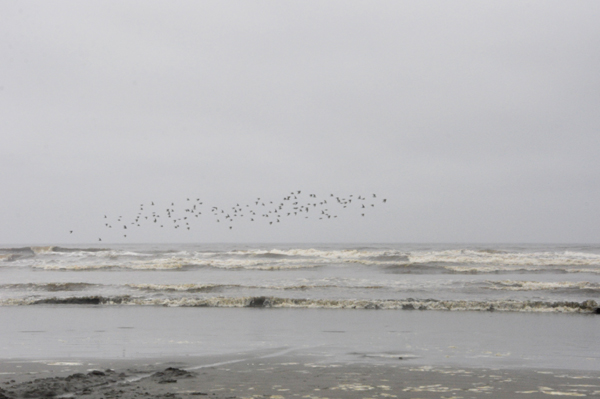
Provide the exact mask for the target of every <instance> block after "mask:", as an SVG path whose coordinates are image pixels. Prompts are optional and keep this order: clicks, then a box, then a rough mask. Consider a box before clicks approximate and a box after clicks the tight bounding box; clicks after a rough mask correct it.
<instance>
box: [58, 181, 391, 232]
mask: <svg viewBox="0 0 600 399" xmlns="http://www.w3.org/2000/svg"><path fill="white" fill-rule="evenodd" d="M386 202H387V199H385V198H383V199H378V197H377V195H376V194H370V195H368V196H363V195H353V194H350V195H348V196H346V197H340V196H336V195H334V194H330V195H329V196H325V197H317V195H316V194H308V196H306V195H303V194H302V190H297V191H293V192H291V193H289V194H288V195H286V196H285V197H283V198H282V199H280V200H279V201H269V200H265V199H263V198H256V199H255V200H254V201H252V202H250V203H247V204H240V203H236V204H235V206H231V207H225V208H222V207H218V206H208V205H205V204H204V202H203V201H202V200H201V199H200V198H187V199H186V200H185V201H184V204H183V206H181V205H180V204H178V205H177V206H176V205H175V203H174V202H171V203H170V204H169V205H167V206H166V207H164V206H162V207H160V206H159V205H158V204H155V203H154V201H150V202H149V203H146V204H140V208H139V210H138V212H137V214H136V215H135V216H130V217H127V218H126V217H124V216H118V217H111V218H109V217H108V215H104V227H105V228H107V229H117V230H121V234H123V237H124V238H127V234H128V232H130V231H131V230H132V229H135V228H141V227H144V226H146V225H152V226H154V227H157V228H166V229H168V228H172V229H183V230H191V229H192V228H193V226H194V223H195V222H197V221H198V219H201V218H205V217H207V216H208V217H210V218H211V219H214V220H215V222H216V223H223V224H225V225H226V226H227V227H228V228H229V229H230V230H231V229H233V227H234V225H235V224H236V223H237V222H240V221H242V220H247V221H249V222H266V223H268V224H269V225H276V224H277V223H281V222H283V221H284V220H286V218H292V217H293V218H305V219H309V218H314V219H319V220H329V219H336V218H337V217H338V214H341V213H340V212H342V211H343V210H344V209H346V208H349V209H354V210H358V212H359V214H360V216H361V217H364V216H365V215H366V214H367V213H368V212H369V211H370V210H371V209H373V208H374V207H375V205H376V204H385V203H386ZM70 233H73V231H72V230H71V231H70ZM98 241H102V238H101V237H99V238H98Z"/></svg>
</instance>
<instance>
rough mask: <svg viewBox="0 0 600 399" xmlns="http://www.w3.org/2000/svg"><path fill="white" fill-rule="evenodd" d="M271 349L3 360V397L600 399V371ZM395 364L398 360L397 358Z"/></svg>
mask: <svg viewBox="0 0 600 399" xmlns="http://www.w3.org/2000/svg"><path fill="white" fill-rule="evenodd" d="M286 352H289V351H285V350H283V351H279V352H277V351H270V352H265V351H263V352H254V353H242V354H239V353H238V354H236V355H233V354H232V355H228V356H212V357H202V358H190V357H183V358H168V359H167V358H163V359H140V360H131V359H130V360H108V359H102V360H89V359H88V360H81V361H74V360H73V359H68V361H63V362H61V361H36V362H31V361H4V362H3V363H2V364H1V368H2V370H3V372H2V374H0V384H1V385H0V386H1V387H2V388H1V390H0V398H3V399H5V398H44V397H56V396H60V397H85V398H89V399H94V398H167V397H170V398H191V397H210V398H273V399H274V398H278V399H281V398H294V397H298V398H479V397H491V398H518V397H523V398H545V397H548V395H552V396H575V397H595V396H600V372H596V371H575V370H564V371H561V370H553V369H541V370H531V369H490V368H460V367H456V366H435V367H431V366H422V365H409V364H407V361H406V360H404V359H394V360H393V361H392V360H390V362H389V363H387V364H372V363H353V364H351V363H331V362H329V361H324V359H319V358H317V357H314V356H304V355H295V354H290V353H286ZM394 361H395V362H397V363H394Z"/></svg>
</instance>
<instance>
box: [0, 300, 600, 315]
mask: <svg viewBox="0 0 600 399" xmlns="http://www.w3.org/2000/svg"><path fill="white" fill-rule="evenodd" d="M0 304H1V305H3V306H22V305H103V306H109V305H129V306H167V307H214V308H220V307H222V308H290V309H291V308H302V309H368V310H419V311H428V310H437V311H488V312H493V311H498V312H527V313H590V314H591V313H600V309H599V308H598V303H597V302H596V301H594V300H591V299H590V300H586V301H582V302H567V301H558V302H547V301H517V300H506V301H468V300H437V299H425V300H416V299H405V300H376V301H374V300H335V299H293V298H279V297H210V298H143V297H132V296H117V297H103V296H84V297H68V298H59V297H53V298H45V299H36V298H22V299H10V298H7V299H1V300H0Z"/></svg>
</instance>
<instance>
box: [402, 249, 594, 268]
mask: <svg viewBox="0 0 600 399" xmlns="http://www.w3.org/2000/svg"><path fill="white" fill-rule="evenodd" d="M408 257H409V261H410V262H411V263H460V264H474V263H475V264H487V265H516V266H553V265H565V266H587V265H600V255H598V254H590V253H583V252H572V251H565V252H531V253H528V252H518V253H517V252H496V251H474V250H465V249H463V250H445V251H427V252H411V253H410V254H409V256H408Z"/></svg>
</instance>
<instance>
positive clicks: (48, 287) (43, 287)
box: [0, 283, 98, 292]
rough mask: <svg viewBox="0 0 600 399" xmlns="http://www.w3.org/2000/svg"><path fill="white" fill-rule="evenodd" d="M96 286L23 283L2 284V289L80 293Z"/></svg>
mask: <svg viewBox="0 0 600 399" xmlns="http://www.w3.org/2000/svg"><path fill="white" fill-rule="evenodd" d="M97 286H98V284H91V283H23V284H2V285H0V288H3V289H17V290H30V291H49V292H56V291H82V290H85V289H89V288H92V287H97Z"/></svg>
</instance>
